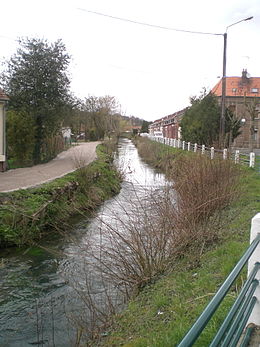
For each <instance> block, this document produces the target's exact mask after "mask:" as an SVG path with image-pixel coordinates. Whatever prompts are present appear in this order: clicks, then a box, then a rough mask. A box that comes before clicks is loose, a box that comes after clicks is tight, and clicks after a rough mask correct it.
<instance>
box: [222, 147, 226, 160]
mask: <svg viewBox="0 0 260 347" xmlns="http://www.w3.org/2000/svg"><path fill="white" fill-rule="evenodd" d="M223 159H224V160H225V159H227V148H224V150H223Z"/></svg>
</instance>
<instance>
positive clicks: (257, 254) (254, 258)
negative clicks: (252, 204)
mask: <svg viewBox="0 0 260 347" xmlns="http://www.w3.org/2000/svg"><path fill="white" fill-rule="evenodd" d="M258 233H260V213H257V214H256V215H255V216H254V217H253V218H252V221H251V233H250V243H252V242H253V241H254V239H255V238H256V236H257V234H258ZM259 259H260V244H258V246H257V247H256V249H255V250H254V252H253V254H252V255H251V257H250V258H249V260H248V275H249V274H250V272H251V271H252V269H253V267H254V265H255V263H257V262H259ZM256 279H257V280H260V271H258V272H257V274H256ZM254 296H256V298H257V301H256V303H255V306H254V308H253V311H252V313H251V315H250V317H249V319H248V321H247V325H248V324H249V323H254V324H256V325H260V286H259V285H258V286H257V287H256V290H255V293H254Z"/></svg>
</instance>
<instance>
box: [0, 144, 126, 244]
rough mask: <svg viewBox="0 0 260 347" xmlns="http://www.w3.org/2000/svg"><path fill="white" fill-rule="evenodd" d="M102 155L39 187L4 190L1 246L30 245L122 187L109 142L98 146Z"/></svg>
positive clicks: (0, 207) (0, 196)
mask: <svg viewBox="0 0 260 347" xmlns="http://www.w3.org/2000/svg"><path fill="white" fill-rule="evenodd" d="M97 154H98V159H97V160H95V161H94V162H92V163H91V164H90V165H88V166H87V167H85V168H81V169H79V170H77V171H75V172H73V173H70V174H68V175H66V176H63V177H61V178H59V179H56V180H54V181H52V182H49V183H46V184H43V185H41V186H39V187H36V188H31V189H25V190H19V191H15V192H11V193H0V203H1V204H0V219H1V225H0V248H1V247H5V246H12V245H18V246H21V245H28V244H29V245H30V244H33V243H35V242H37V241H38V240H39V239H40V238H42V237H43V236H44V235H45V233H46V230H51V231H52V232H54V230H55V229H56V230H58V231H59V230H60V229H61V225H66V223H65V222H68V221H69V218H70V217H71V216H72V215H74V214H77V213H79V212H84V213H89V212H91V211H92V210H93V209H95V207H96V206H98V205H100V204H101V202H103V201H104V200H106V199H107V198H109V197H111V196H112V195H114V194H116V193H118V192H119V190H120V177H119V175H118V173H117V172H116V170H115V168H114V167H113V165H112V164H111V157H110V155H109V154H108V153H107V150H106V146H104V145H99V146H98V148H97Z"/></svg>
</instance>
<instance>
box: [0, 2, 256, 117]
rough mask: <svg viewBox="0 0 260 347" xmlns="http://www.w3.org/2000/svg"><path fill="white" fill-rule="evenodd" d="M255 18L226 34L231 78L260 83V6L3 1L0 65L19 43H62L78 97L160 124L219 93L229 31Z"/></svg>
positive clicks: (211, 3)
mask: <svg viewBox="0 0 260 347" xmlns="http://www.w3.org/2000/svg"><path fill="white" fill-rule="evenodd" d="M88 11H93V12H98V13H102V14H105V15H108V16H113V17H119V18H123V19H128V20H131V21H135V22H142V23H147V24H152V25H155V26H161V27H167V28H171V29H178V30H186V31H196V32H198V31H199V32H206V33H212V34H222V35H205V34H194V33H187V32H181V31H175V30H166V29H160V28H156V27H152V26H146V25H140V24H134V23H132V22H127V21H123V20H118V19H113V18H110V17H107V16H101V15H97V14H94V13H91V12H88ZM250 16H253V17H254V18H253V19H252V20H250V21H243V22H241V23H238V24H236V25H232V26H231V27H229V28H228V29H227V76H240V75H241V73H242V70H243V69H247V70H248V72H249V74H250V75H251V76H252V77H260V64H259V63H260V46H259V35H260V1H259V0H218V1H215V0H214V1H212V0H196V1H194V0H180V1H177V0H160V1H159V0H73V1H72V0H71V1H68V0H44V1H39V0H38V1H37V0H23V1H21V0H8V1H3V2H2V3H1V32H0V47H1V49H0V62H3V61H5V60H8V59H10V57H11V56H12V55H13V54H15V52H16V50H17V48H18V46H19V44H18V42H17V39H18V38H22V37H28V38H40V39H47V40H48V41H49V42H54V41H56V40H58V39H62V41H63V43H64V44H65V46H66V49H67V52H68V53H69V54H70V55H71V64H70V70H69V72H70V77H71V91H72V92H73V94H74V95H75V96H76V97H78V98H81V99H84V98H85V97H88V96H90V95H95V96H105V95H110V96H114V97H116V99H117V100H118V102H119V103H120V104H121V112H122V113H123V114H124V115H126V116H135V117H139V118H142V119H145V120H147V121H154V120H156V119H159V118H162V117H164V116H167V115H169V114H172V113H174V112H176V111H179V110H181V109H183V108H185V107H187V106H189V104H190V102H189V99H190V97H191V96H198V95H200V93H201V91H202V90H203V88H207V89H208V90H210V89H211V88H213V87H214V85H215V84H216V83H217V82H218V81H219V78H220V77H221V76H222V71H223V46H224V44H223V42H224V40H223V34H224V33H225V32H226V28H227V27H228V26H230V25H231V24H233V23H236V22H238V21H240V20H242V19H244V18H247V17H250ZM1 69H3V67H2V66H1Z"/></svg>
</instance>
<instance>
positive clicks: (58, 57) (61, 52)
mask: <svg viewBox="0 0 260 347" xmlns="http://www.w3.org/2000/svg"><path fill="white" fill-rule="evenodd" d="M19 43H20V47H19V48H18V50H17V52H16V54H14V55H13V56H12V57H11V59H10V60H9V61H8V62H6V65H7V68H6V70H5V71H4V73H3V74H2V75H1V84H2V86H3V87H4V89H5V91H6V92H7V93H8V95H9V97H10V104H9V107H10V109H12V110H14V111H16V112H23V113H27V114H29V115H30V116H31V117H33V118H34V120H35V122H34V124H35V133H34V135H35V141H34V151H33V159H34V163H39V162H40V161H41V159H42V157H41V151H42V146H43V142H44V140H45V139H46V138H47V137H48V136H52V135H55V134H56V132H57V130H58V129H59V127H60V124H61V120H62V116H63V107H64V106H65V105H66V103H67V101H68V97H69V85H70V80H69V78H68V75H67V68H68V65H69V61H70V57H69V55H68V54H67V52H66V49H65V46H64V44H63V43H62V41H61V40H58V41H56V42H54V43H51V44H50V43H48V42H47V41H46V40H41V39H34V38H33V39H28V38H27V39H22V40H20V42H19Z"/></svg>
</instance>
